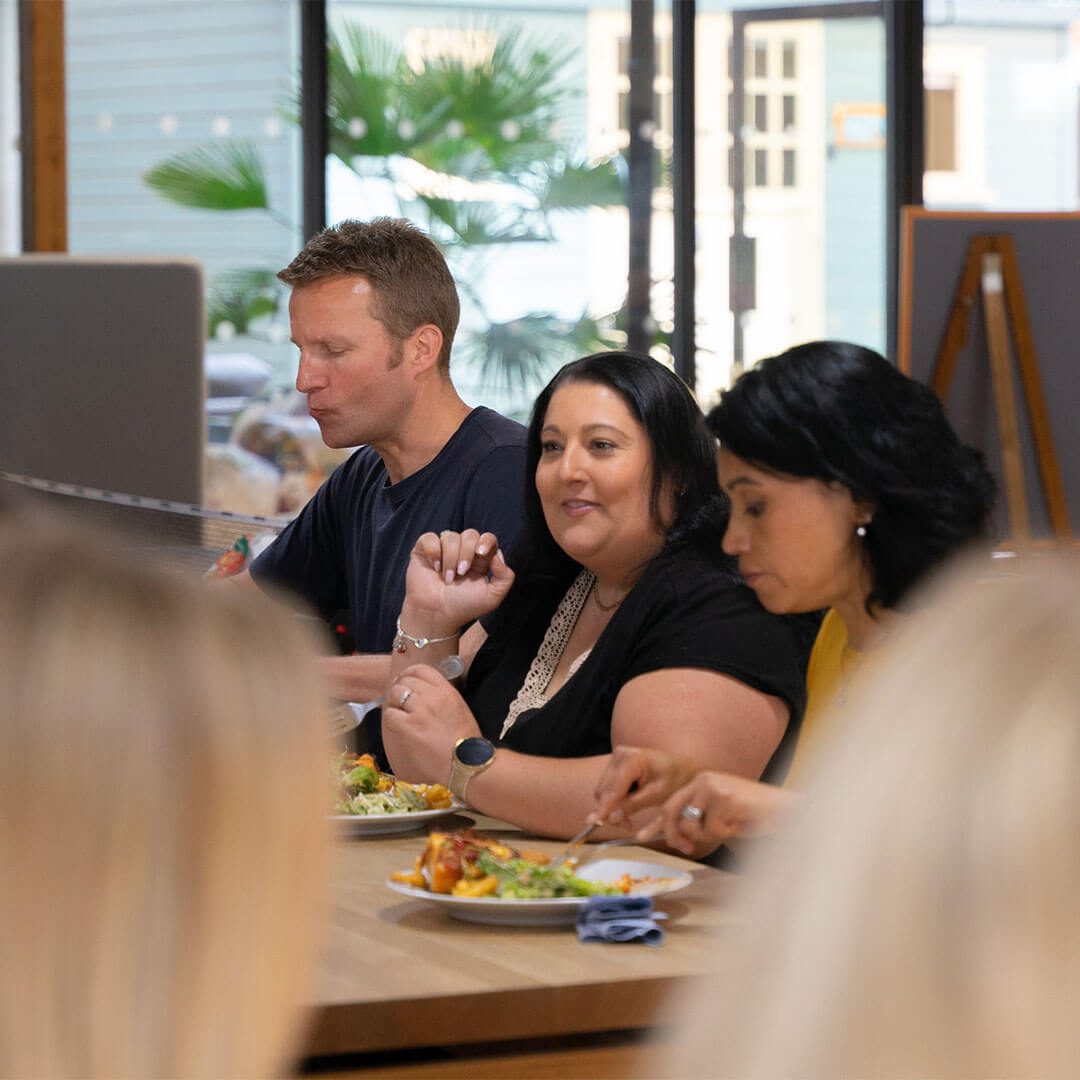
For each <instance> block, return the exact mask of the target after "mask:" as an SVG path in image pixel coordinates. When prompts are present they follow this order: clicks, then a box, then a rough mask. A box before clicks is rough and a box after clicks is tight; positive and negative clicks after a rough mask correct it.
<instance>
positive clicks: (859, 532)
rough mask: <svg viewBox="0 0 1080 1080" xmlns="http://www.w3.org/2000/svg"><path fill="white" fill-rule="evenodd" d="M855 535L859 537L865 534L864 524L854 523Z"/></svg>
mask: <svg viewBox="0 0 1080 1080" xmlns="http://www.w3.org/2000/svg"><path fill="white" fill-rule="evenodd" d="M855 535H856V536H859V537H863V536H865V535H866V526H865V525H856V526H855Z"/></svg>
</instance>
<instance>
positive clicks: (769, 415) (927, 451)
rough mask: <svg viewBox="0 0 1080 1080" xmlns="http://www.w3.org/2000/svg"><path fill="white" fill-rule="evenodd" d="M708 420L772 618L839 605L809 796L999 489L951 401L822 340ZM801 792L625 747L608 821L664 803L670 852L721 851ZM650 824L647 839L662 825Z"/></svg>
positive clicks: (732, 529) (815, 707)
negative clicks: (844, 725)
mask: <svg viewBox="0 0 1080 1080" xmlns="http://www.w3.org/2000/svg"><path fill="white" fill-rule="evenodd" d="M708 421H709V426H710V427H711V429H712V430H713V432H714V434H716V436H717V437H718V438H719V440H720V455H719V472H720V483H721V486H722V487H723V489H724V491H725V492H726V493H727V494H728V496H729V498H730V499H731V517H730V520H729V523H728V527H727V531H726V533H725V535H724V541H723V546H724V550H725V551H726V552H727V553H728V554H730V555H733V556H736V557H737V558H738V560H739V570H740V572H741V574H742V576H743V578H744V579H745V580H746V583H747V584H748V585H749V586H750V587H751V588H752V589H753V590H754V592H755V593H757V596H758V599H759V600H760V601H761V603H762V605H763V606H764V607H765V608H766V609H767V610H769V611H771V612H774V613H778V614H779V613H793V612H806V611H816V610H820V609H828V610H827V612H826V615H825V619H824V621H823V623H822V625H821V629H820V631H819V633H818V637H817V639H816V641H815V644H814V650H813V653H812V655H811V658H810V665H809V668H808V671H807V696H808V701H807V709H806V714H805V717H804V720H803V728H802V733H801V735H800V739H799V744H798V747H797V749H796V752H795V758H794V761H793V764H792V769H791V772H790V773H789V778H788V782H789V787H790V786H794V787H798V782H799V776H800V774H801V773H802V771H803V770H804V768H805V764H804V763H805V760H806V758H807V757H808V756H812V755H813V748H814V744H815V743H816V742H817V740H818V737H819V734H820V731H819V729H820V727H821V720H822V717H823V716H828V715H829V706H830V705H832V704H833V703H834V701H835V700H836V699H837V698H838V697H839V698H842V697H843V695H844V693H845V690H846V684H847V681H848V679H849V678H850V677H851V674H852V672H853V670H854V668H855V666H856V665H857V664H858V662H859V659H860V656H861V654H862V653H864V652H866V651H867V650H872V649H873V648H875V647H876V646H877V645H878V644H880V642H881V641H882V639H883V637H884V635H885V634H886V632H887V631H888V628H889V626H890V624H891V622H892V621H893V619H894V618H895V615H896V612H897V611H898V610H900V609H902V607H903V605H904V602H905V600H906V599H907V598H908V595H909V593H910V591H911V589H912V588H913V587H914V586H915V585H916V584H918V583H919V582H920V581H921V580H922V579H923V578H924V577H925V576H926V575H927V573H928V572H929V571H931V570H933V569H935V568H936V567H938V566H939V565H941V564H942V563H943V562H944V561H946V560H947V559H948V558H950V557H951V556H952V555H954V554H955V553H957V552H958V551H960V550H962V549H964V548H966V547H968V546H969V545H971V544H972V543H974V542H976V541H978V540H980V539H982V538H983V537H985V535H986V531H987V526H988V520H989V514H990V508H991V504H992V501H993V493H994V483H993V480H992V478H991V477H990V474H989V473H988V472H987V469H986V466H985V464H984V462H983V459H982V456H981V455H980V454H979V453H978V452H977V451H976V450H974V449H972V448H971V447H968V446H965V445H964V444H963V443H961V442H960V440H959V439H958V438H957V436H956V433H955V432H954V431H953V429H952V427H951V426H950V425H949V422H948V420H946V418H945V413H944V410H943V408H942V405H941V402H940V401H939V400H938V398H937V397H936V395H935V394H934V393H933V392H932V391H931V390H930V389H929V388H928V387H926V386H924V385H922V384H921V383H918V382H915V381H914V380H913V379H909V378H908V377H907V376H905V375H902V374H901V373H900V372H899V371H898V370H897V369H896V368H895V367H893V366H892V365H891V364H890V363H888V361H886V360H885V359H883V358H882V357H881V356H879V355H878V354H877V353H875V352H873V351H872V350H870V349H865V348H862V347H861V346H858V345H850V344H847V343H844V342H832V341H818V342H810V343H808V344H805V345H799V346H796V347H795V348H793V349H789V350H787V352H784V353H781V354H780V355H779V356H774V357H770V358H769V359H767V360H763V361H762V362H761V363H760V364H759V365H758V366H757V367H756V368H754V369H753V370H751V371H748V372H747V373H746V374H744V375H743V376H742V377H741V378H740V379H739V380H738V381H737V382H736V383H735V385H734V386H733V387H732V388H731V389H730V390H728V391H726V392H725V393H724V394H723V395H722V396H721V399H720V403H719V404H718V405H717V406H716V408H715V409H713V411H712V412H711V413H710V414H709V417H708ZM635 785H636V786H635ZM631 789H633V790H631ZM790 798H791V795H790V792H788V791H780V790H778V789H777V788H773V787H769V786H768V785H763V784H759V783H754V782H752V781H747V780H744V779H742V778H738V777H731V776H727V775H726V774H720V773H702V772H698V770H696V769H695V768H694V766H693V765H692V764H691V763H689V762H685V761H677V760H675V759H673V758H670V757H664V756H662V755H658V754H656V753H654V752H647V753H645V752H639V751H637V750H635V749H625V750H624V751H623V752H622V753H620V754H618V755H617V756H616V757H615V758H614V759H613V760H612V762H611V765H610V766H609V768H608V770H607V772H606V774H605V775H604V777H602V778H601V781H600V783H599V785H598V786H597V799H598V804H597V807H596V810H595V812H594V816H596V817H607V818H608V819H609V820H611V821H612V822H613V823H618V822H620V821H621V822H624V823H625V822H630V821H633V823H634V824H635V825H637V824H639V823H640V821H641V820H644V819H637V818H636V815H638V814H640V812H641V811H643V810H645V809H646V808H647V807H650V806H655V805H656V804H657V803H660V802H664V807H663V810H662V816H663V819H664V824H665V831H666V835H667V839H668V842H669V843H672V844H673V845H675V846H677V847H680V848H682V849H684V850H689V849H690V846H691V845H692V844H693V845H696V846H697V847H698V850H700V844H701V841H702V839H704V838H706V837H707V838H708V839H710V840H715V842H716V843H717V844H719V843H722V842H723V841H724V840H725V839H727V838H728V837H730V836H733V835H746V834H752V833H754V832H756V831H760V830H762V829H767V828H769V827H770V825H771V821H772V819H773V817H774V816H775V813H776V812H777V811H778V810H780V809H781V808H782V807H783V806H784V805H786V804H787V802H788V801H790ZM645 817H646V818H647V819H648V820H647V823H646V824H645V825H644V826H643V827H642V829H641V831H642V832H643V833H644V832H647V831H651V830H652V829H653V828H655V824H656V821H655V817H656V815H655V814H648V815H645Z"/></svg>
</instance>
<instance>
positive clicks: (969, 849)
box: [650, 557, 1080, 1080]
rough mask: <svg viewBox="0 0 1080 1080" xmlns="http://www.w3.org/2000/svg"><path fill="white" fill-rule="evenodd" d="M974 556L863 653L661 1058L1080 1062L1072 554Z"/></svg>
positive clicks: (1078, 752)
mask: <svg viewBox="0 0 1080 1080" xmlns="http://www.w3.org/2000/svg"><path fill="white" fill-rule="evenodd" d="M978 569H979V571H981V572H982V575H983V578H984V580H981V581H980V580H978V579H977V576H976V573H975V572H974V571H973V569H972V567H971V566H970V565H969V566H968V567H967V569H966V571H964V572H962V573H959V574H957V575H954V576H953V577H951V578H950V579H949V580H948V581H947V582H946V583H945V585H944V587H943V588H942V591H941V592H940V593H939V594H938V595H937V597H936V598H935V599H934V601H933V604H932V606H931V607H930V608H929V609H928V610H926V611H925V612H924V613H923V614H921V615H918V616H913V617H912V618H911V620H910V621H909V622H908V623H907V625H906V626H905V627H904V629H903V630H902V631H901V634H900V636H899V637H898V639H897V640H896V641H895V643H894V647H892V648H890V651H889V654H888V657H887V660H886V657H884V656H883V657H882V658H881V660H882V661H883V662H882V663H880V664H877V665H868V666H867V670H864V672H863V676H864V677H863V678H862V680H861V682H860V684H859V685H858V686H857V687H855V688H854V689H853V692H852V694H851V697H850V703H849V705H848V707H846V708H845V717H844V720H843V722H842V723H840V724H838V725H837V728H838V730H837V732H836V737H835V739H834V741H833V742H832V744H831V745H830V746H829V747H828V748H827V749H826V750H825V752H824V753H822V754H821V756H820V758H819V759H818V769H817V771H816V773H815V774H814V775H813V778H812V782H811V783H810V784H809V786H808V788H807V790H806V800H805V804H804V805H803V806H802V808H801V809H800V811H799V812H797V813H796V815H795V816H794V817H793V818H792V819H791V821H790V822H789V824H788V827H786V828H785V829H784V830H783V832H782V833H781V834H778V835H777V837H776V838H775V839H774V840H773V841H772V842H771V843H770V844H769V846H768V847H767V848H764V849H762V850H760V851H759V852H757V853H756V854H757V856H758V858H757V860H756V861H753V862H752V863H751V865H750V866H749V867H748V870H747V879H746V881H745V885H744V890H745V891H744V892H743V893H742V894H741V904H742V907H741V911H740V920H741V929H733V930H732V931H731V932H730V936H728V937H726V938H725V940H724V942H722V943H718V945H717V950H716V956H717V969H716V970H717V972H718V977H717V979H716V982H715V984H713V985H711V986H709V987H708V988H707V989H700V988H699V989H698V990H697V991H695V992H694V993H693V994H692V995H687V997H686V998H685V999H684V1000H683V1001H682V1003H681V1004H682V1006H683V1009H682V1011H681V1015H683V1016H685V1017H688V1023H687V1027H686V1029H685V1030H684V1031H683V1033H682V1038H681V1040H680V1045H679V1049H678V1055H677V1056H678V1060H677V1061H676V1062H673V1061H672V1060H670V1058H668V1059H667V1060H665V1061H664V1062H663V1064H662V1065H660V1064H658V1063H657V1062H653V1063H652V1065H653V1070H654V1071H653V1072H652V1073H650V1075H661V1074H663V1075H667V1076H671V1075H679V1076H686V1075H691V1076H707V1077H719V1076H725V1077H739V1078H760V1077H777V1078H779V1077H800V1078H826V1077H828V1078H836V1077H854V1076H858V1077H917V1076H932V1077H936V1078H961V1077H962V1078H965V1080H966V1078H971V1077H988V1076H995V1077H1031V1078H1035V1077H1039V1078H1046V1077H1064V1076H1074V1075H1076V1072H1077V1068H1078V1065H1080V567H1078V565H1077V564H1076V563H1075V562H1071V561H1066V560H1064V559H1059V558H1057V557H1046V558H1043V559H1039V560H1037V561H1036V562H1035V563H1034V564H1033V565H1027V566H1025V565H1023V564H1021V563H1019V560H1018V561H1017V563H1016V564H1012V565H1010V566H1009V568H1008V569H1007V570H1005V571H1004V572H999V573H996V574H994V575H993V580H989V581H988V580H985V578H986V576H987V575H986V571H987V565H986V563H985V562H983V563H982V564H981V566H980V567H979V568H978ZM740 920H736V925H737V926H738V925H739V922H740Z"/></svg>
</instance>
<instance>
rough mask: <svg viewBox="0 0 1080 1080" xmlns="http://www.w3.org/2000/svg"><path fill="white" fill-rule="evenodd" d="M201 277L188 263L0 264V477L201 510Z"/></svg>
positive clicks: (51, 259)
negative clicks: (26, 477)
mask: <svg viewBox="0 0 1080 1080" xmlns="http://www.w3.org/2000/svg"><path fill="white" fill-rule="evenodd" d="M204 340H205V329H204V318H203V283H202V269H201V267H200V265H199V263H198V262H196V261H195V260H191V259H152V258H83V257H80V256H73V255H24V256H21V257H17V258H6V259H0V368H2V371H3V375H2V390H0V470H4V471H7V472H12V473H23V474H27V475H29V476H36V477H41V478H43V479H46V480H58V481H62V482H65V483H72V484H82V485H87V486H90V487H97V488H105V489H107V490H110V491H116V492H124V493H129V494H134V495H150V496H156V497H158V498H164V499H173V500H176V501H178V502H190V503H198V502H200V501H201V496H202V459H203V444H204V441H205V437H206V425H205V420H204V411H205V387H204V377H203V351H204Z"/></svg>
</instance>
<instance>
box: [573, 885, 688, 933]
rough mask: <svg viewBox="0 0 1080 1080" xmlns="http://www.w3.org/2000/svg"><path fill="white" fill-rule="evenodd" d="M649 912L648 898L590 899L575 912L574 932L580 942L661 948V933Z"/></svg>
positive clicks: (657, 915) (660, 916) (660, 914)
mask: <svg viewBox="0 0 1080 1080" xmlns="http://www.w3.org/2000/svg"><path fill="white" fill-rule="evenodd" d="M666 918H667V916H666V915H665V914H664V913H663V912H662V911H656V912H654V911H653V902H652V897H651V896H590V897H589V899H588V900H586V901H585V903H584V904H582V906H581V908H580V910H579V911H578V917H577V932H578V937H579V938H580V939H581V940H582V941H640V942H642V944H644V945H662V944H663V942H664V931H663V929H662V928H661V927H660V926H659V924H658V923H657V919H666Z"/></svg>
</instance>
